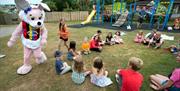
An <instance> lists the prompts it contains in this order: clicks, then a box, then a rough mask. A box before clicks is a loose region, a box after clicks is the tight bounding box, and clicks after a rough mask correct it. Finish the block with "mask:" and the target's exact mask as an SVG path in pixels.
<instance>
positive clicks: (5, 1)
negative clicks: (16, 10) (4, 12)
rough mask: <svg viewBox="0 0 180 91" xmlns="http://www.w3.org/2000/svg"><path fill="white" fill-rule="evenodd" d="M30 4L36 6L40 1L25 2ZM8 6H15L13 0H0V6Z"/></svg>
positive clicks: (29, 0) (30, 0)
mask: <svg viewBox="0 0 180 91" xmlns="http://www.w3.org/2000/svg"><path fill="white" fill-rule="evenodd" d="M26 1H28V2H30V3H31V4H37V3H40V2H41V1H42V0H26ZM8 4H15V3H14V0H0V5H8Z"/></svg>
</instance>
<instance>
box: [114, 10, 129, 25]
mask: <svg viewBox="0 0 180 91" xmlns="http://www.w3.org/2000/svg"><path fill="white" fill-rule="evenodd" d="M127 16H128V12H127V11H126V12H125V13H123V14H122V15H121V16H119V18H118V20H117V21H116V22H115V23H114V24H113V25H112V26H114V27H120V26H122V25H123V24H124V23H125V21H126V19H127Z"/></svg>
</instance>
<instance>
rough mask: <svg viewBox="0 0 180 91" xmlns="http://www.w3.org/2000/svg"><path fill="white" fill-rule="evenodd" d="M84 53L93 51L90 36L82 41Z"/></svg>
mask: <svg viewBox="0 0 180 91" xmlns="http://www.w3.org/2000/svg"><path fill="white" fill-rule="evenodd" d="M82 53H83V54H89V53H91V51H90V45H89V42H88V38H87V37H85V38H84V41H83V43H82Z"/></svg>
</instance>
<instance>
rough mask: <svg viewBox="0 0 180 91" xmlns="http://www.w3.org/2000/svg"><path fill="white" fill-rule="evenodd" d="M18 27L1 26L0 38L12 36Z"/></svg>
mask: <svg viewBox="0 0 180 91" xmlns="http://www.w3.org/2000/svg"><path fill="white" fill-rule="evenodd" d="M16 26H17V25H0V38H1V37H4V36H8V35H11V34H12V32H13V31H14V30H15V29H16Z"/></svg>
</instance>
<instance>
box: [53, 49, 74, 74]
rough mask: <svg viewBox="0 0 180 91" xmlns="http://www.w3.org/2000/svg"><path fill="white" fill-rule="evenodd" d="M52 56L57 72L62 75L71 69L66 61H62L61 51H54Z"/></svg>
mask: <svg viewBox="0 0 180 91" xmlns="http://www.w3.org/2000/svg"><path fill="white" fill-rule="evenodd" d="M54 57H55V58H56V62H55V69H56V73H57V74H61V75H63V74H65V73H67V72H68V71H70V70H71V67H70V66H68V64H67V63H66V62H62V52H60V51H56V52H55V53H54Z"/></svg>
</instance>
